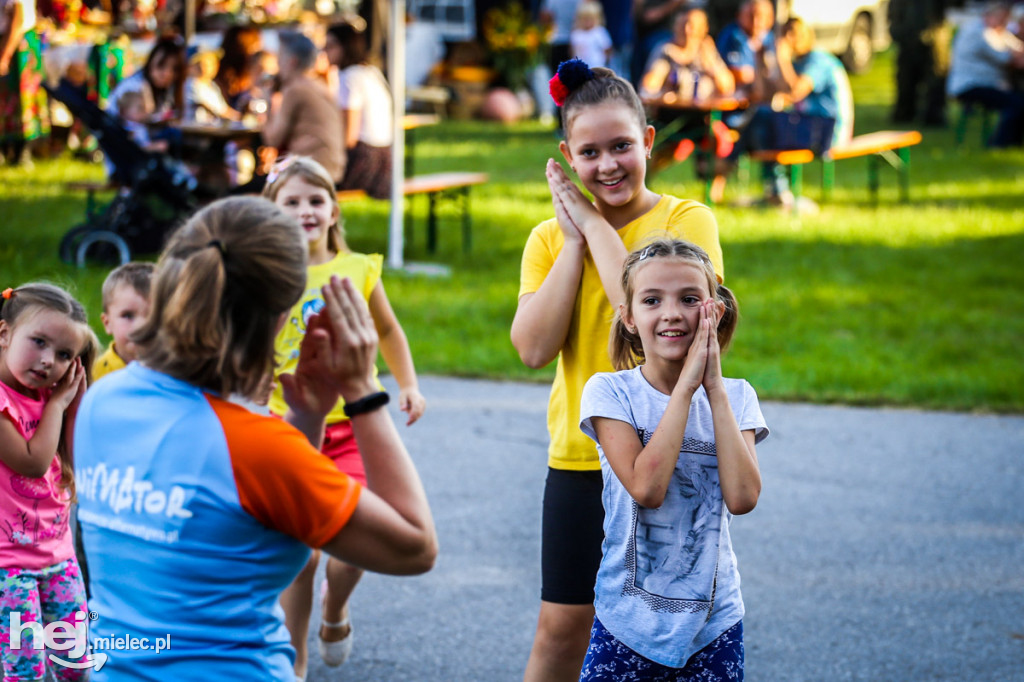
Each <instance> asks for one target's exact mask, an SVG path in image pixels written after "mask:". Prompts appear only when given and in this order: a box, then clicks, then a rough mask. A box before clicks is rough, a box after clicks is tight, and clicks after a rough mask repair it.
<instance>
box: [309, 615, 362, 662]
mask: <svg viewBox="0 0 1024 682" xmlns="http://www.w3.org/2000/svg"><path fill="white" fill-rule="evenodd" d="M346 625H347V626H348V634H347V635H345V638H344V639H339V640H338V641H337V642H327V641H324V639H323V637H322V636H319V635H318V636H317V646H318V648H319V649H320V660H322V661H323V662H324V664H325V665H327V666H329V667H331V668H336V667H338V666H339V665H341V664H342V663H344V662H345V661H347V660H348V657H349V656H351V655H352V639H353V637H352V634H353V630H352V619H351V618H345V619H344V620H342V621H341V622H340V623H321V624H320V627H321V628H324V627H328V628H342V627H345V626H346Z"/></svg>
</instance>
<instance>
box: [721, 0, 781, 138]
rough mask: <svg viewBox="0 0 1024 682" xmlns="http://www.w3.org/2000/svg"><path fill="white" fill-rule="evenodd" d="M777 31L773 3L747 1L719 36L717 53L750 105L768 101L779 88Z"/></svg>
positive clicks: (756, 0) (763, 0) (738, 95)
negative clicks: (776, 56)
mask: <svg viewBox="0 0 1024 682" xmlns="http://www.w3.org/2000/svg"><path fill="white" fill-rule="evenodd" d="M774 28H775V8H774V7H773V6H772V2H771V0H747V2H744V3H743V5H741V6H740V9H739V12H738V13H737V15H736V21H734V22H732V23H731V24H729V25H727V26H726V27H725V28H723V29H722V32H721V33H719V35H718V52H719V53H720V54H721V55H722V59H724V60H725V63H726V65H727V66H728V67H729V70H730V71H731V72H732V75H733V78H734V79H735V80H736V96H737V97H740V98H744V99H747V100H749V101H750V102H751V103H757V102H763V101H767V100H769V99H770V98H771V96H772V94H773V93H774V92H775V89H776V86H777V80H778V76H779V70H778V63H777V61H776V58H775V35H774V33H773V32H772V31H773V29H774ZM727 122H728V121H727ZM730 127H736V126H730Z"/></svg>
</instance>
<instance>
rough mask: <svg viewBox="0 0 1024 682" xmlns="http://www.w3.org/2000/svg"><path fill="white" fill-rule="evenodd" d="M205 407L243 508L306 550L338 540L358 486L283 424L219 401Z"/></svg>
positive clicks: (271, 418)
mask: <svg viewBox="0 0 1024 682" xmlns="http://www.w3.org/2000/svg"><path fill="white" fill-rule="evenodd" d="M209 401H210V406H211V407H212V408H213V411H214V412H215V413H216V414H217V417H218V419H219V420H220V423H221V425H222V426H223V428H224V436H225V438H226V439H227V447H228V453H229V454H230V456H231V469H232V471H233V472H234V476H235V486H236V487H237V488H238V499H239V501H240V502H241V504H242V508H243V509H245V511H246V512H248V513H249V514H252V516H253V517H255V518H256V519H257V520H258V521H259V522H260V523H262V524H263V525H265V526H267V527H268V528H273V529H275V530H278V531H281V532H282V533H285V534H286V535H290V536H292V537H294V538H296V539H298V540H301V541H302V542H304V543H305V544H307V545H309V546H310V547H322V546H323V545H324V544H326V543H327V541H329V540H330V539H331V538H333V537H334V536H335V535H337V534H338V532H339V531H340V530H341V529H342V528H343V527H344V526H345V524H346V523H348V520H349V519H350V518H351V517H352V513H353V512H354V511H355V509H356V505H357V504H358V502H359V495H360V492H361V491H362V486H360V485H359V483H357V482H356V481H354V480H353V479H351V478H349V477H348V475H347V474H344V473H342V472H340V471H338V469H337V468H336V467H335V466H334V463H333V462H332V461H331V460H330V459H328V458H327V457H325V456H324V455H322V454H321V453H320V452H319V451H318V450H317V449H316V448H314V447H313V446H312V445H310V444H309V441H308V440H307V439H306V437H305V436H304V435H302V433H300V432H299V431H298V429H296V428H294V427H293V426H291V425H290V424H288V423H287V422H285V421H282V420H280V419H275V418H274V417H265V416H263V415H258V414H253V413H252V412H250V411H249V410H247V409H245V408H244V407H242V406H241V405H235V404H233V403H229V402H227V401H224V400H220V399H219V398H213V397H210V398H209Z"/></svg>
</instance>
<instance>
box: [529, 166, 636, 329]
mask: <svg viewBox="0 0 1024 682" xmlns="http://www.w3.org/2000/svg"><path fill="white" fill-rule="evenodd" d="M547 172H548V184H549V185H550V187H551V194H552V196H553V197H554V199H555V201H556V204H560V205H561V207H562V210H563V211H564V212H565V214H566V215H567V216H568V219H569V220H571V221H572V222H573V224H574V225H575V226H576V228H577V229H578V230H579V231H580V234H582V235H583V237H584V239H585V240H586V244H587V249H588V250H589V251H590V256H591V258H593V259H594V265H595V266H596V267H597V273H598V275H599V276H600V277H601V285H602V286H603V287H604V292H605V295H606V296H607V297H608V301H609V302H610V303H611V305H612V308H613V309H617V308H618V307H619V304H620V303H622V302H623V300H624V294H623V293H622V283H621V279H622V264H623V263H624V262H625V261H626V256H627V255H629V254H628V252H627V251H626V245H625V244H623V243H622V238H621V237H619V233H618V232H616V231H615V228H614V227H612V226H611V224H610V223H609V222H608V221H607V220H605V219H604V217H603V216H602V215H601V214H600V213H598V211H597V209H596V208H594V205H593V204H592V203H590V201H589V200H588V199H587V198H586V197H585V196H584V195H583V192H581V191H580V189H579V187H577V186H576V183H574V182H573V181H572V180H571V179H570V178H569V176H568V175H567V174H566V172H565V170H564V169H563V168H562V167H561V166H560V165H559V164H558V163H555V161H554V160H549V161H548V168H547Z"/></svg>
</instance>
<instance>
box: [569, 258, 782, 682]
mask: <svg viewBox="0 0 1024 682" xmlns="http://www.w3.org/2000/svg"><path fill="white" fill-rule="evenodd" d="M622 288H623V291H624V293H625V295H626V298H625V301H626V302H625V303H624V304H623V305H622V306H621V307H620V310H619V315H618V316H617V318H616V321H615V324H614V327H613V331H612V334H613V340H612V360H613V362H614V364H615V367H616V368H617V369H619V370H620V371H618V372H614V373H602V374H596V375H594V376H593V377H592V378H591V379H590V381H589V382H587V385H586V387H585V388H584V391H583V399H582V405H581V412H580V417H581V427H582V429H583V431H584V433H586V434H587V435H588V436H590V437H591V438H593V439H594V440H595V441H597V445H598V453H599V455H600V459H601V470H602V473H603V475H604V492H603V496H602V501H603V503H604V507H605V524H604V530H605V540H604V544H603V546H602V559H601V567H600V569H599V571H598V576H597V585H596V587H595V594H596V599H595V604H594V605H595V611H596V614H597V615H596V618H595V619H594V628H593V630H592V632H591V639H590V647H589V649H588V651H587V657H586V660H585V661H584V664H583V671H582V675H581V677H580V679H581V680H604V679H624V678H625V677H626V675H627V673H629V674H632V675H639V677H636V678H634V677H630V678H629V679H648V676H652V677H651V679H654V678H657V679H659V680H660V679H666V680H668V679H673V680H675V679H679V680H684V679H685V680H688V679H701V680H705V679H708V680H716V679H737V678H736V677H735V675H736V674H737V672H738V673H739V675H740V677H739V678H738V679H742V670H743V629H742V628H743V626H742V619H743V600H742V598H741V596H740V589H739V573H738V572H737V570H736V557H735V555H734V554H733V551H732V544H731V542H730V539H729V520H730V519H731V517H732V515H733V514H746V513H747V512H749V511H751V510H752V509H753V508H754V506H755V505H756V504H757V499H758V495H759V494H760V491H761V475H760V472H759V470H758V464H757V453H756V450H755V443H757V442H760V441H761V440H763V439H764V438H765V437H766V436H767V435H768V428H767V426H766V425H765V422H764V417H763V416H762V415H761V409H760V407H759V406H758V403H757V395H756V394H755V393H754V389H753V388H752V387H751V386H750V384H748V383H747V382H746V381H744V380H742V379H724V378H723V377H722V368H721V351H722V349H723V348H725V347H727V346H728V344H729V341H730V339H731V338H732V334H733V331H734V330H735V328H736V322H737V306H736V299H735V297H734V296H733V294H732V292H731V291H729V289H727V288H725V287H724V286H722V285H720V284H718V283H717V280H716V278H715V272H714V268H713V267H712V265H711V261H710V259H709V258H708V256H707V254H706V253H705V252H704V251H703V250H702V249H701V248H700V247H698V246H695V245H693V244H691V243H689V242H685V241H680V240H670V239H665V240H660V241H656V242H653V243H651V244H649V245H648V246H647V247H646V248H644V249H641V250H639V251H635V252H633V253H632V254H630V255H629V257H628V258H627V259H626V262H625V265H624V269H623V276H622ZM609 675H610V676H609Z"/></svg>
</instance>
